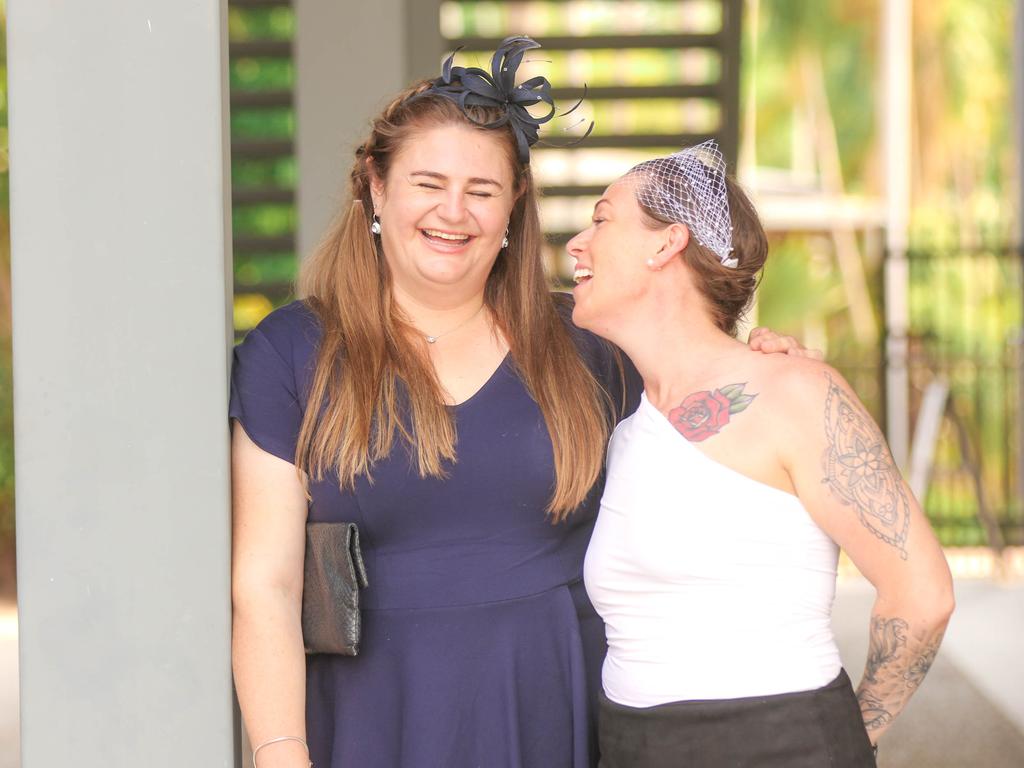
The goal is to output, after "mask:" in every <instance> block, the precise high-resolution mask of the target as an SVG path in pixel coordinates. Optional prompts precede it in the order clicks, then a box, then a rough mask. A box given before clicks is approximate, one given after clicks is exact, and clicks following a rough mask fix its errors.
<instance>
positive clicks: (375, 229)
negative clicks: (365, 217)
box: [370, 213, 380, 235]
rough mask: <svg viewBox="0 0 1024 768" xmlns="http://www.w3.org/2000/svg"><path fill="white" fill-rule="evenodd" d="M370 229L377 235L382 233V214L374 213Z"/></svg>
mask: <svg viewBox="0 0 1024 768" xmlns="http://www.w3.org/2000/svg"><path fill="white" fill-rule="evenodd" d="M370 231H371V232H373V234H375V235H379V234H380V216H378V215H377V214H376V213H375V214H373V223H372V224H370Z"/></svg>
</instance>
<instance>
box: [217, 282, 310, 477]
mask: <svg viewBox="0 0 1024 768" xmlns="http://www.w3.org/2000/svg"><path fill="white" fill-rule="evenodd" d="M310 322H311V314H310V312H309V310H308V309H306V308H305V307H304V305H302V304H301V303H300V302H295V303H293V304H289V305H287V306H285V307H282V308H280V309H278V310H275V311H274V312H272V313H271V314H270V315H268V316H267V317H266V318H265V319H264V320H263V322H261V323H260V324H259V325H258V326H257V327H256V328H254V329H253V330H251V331H250V332H249V333H248V335H247V336H246V337H245V340H244V341H242V343H241V344H239V345H238V346H237V347H235V351H234V361H233V365H232V369H231V402H230V405H229V407H228V415H229V416H230V417H231V418H232V419H235V420H237V421H238V423H239V424H240V425H241V427H242V428H243V429H244V430H245V433H246V434H247V435H248V436H249V438H250V439H251V440H252V441H253V442H254V443H256V445H258V446H259V447H260V448H262V449H263V450H264V451H266V452H267V453H271V454H273V455H274V456H277V457H278V458H281V459H284V460H285V461H289V462H292V463H294V462H295V448H296V445H297V443H298V437H299V427H300V426H301V424H302V418H303V415H304V413H305V399H306V398H305V396H304V394H305V393H304V391H303V387H304V386H305V384H306V382H307V380H308V374H309V363H310V362H311V361H312V358H313V353H314V341H315V340H314V339H313V335H314V334H312V333H311V332H310V331H311V328H310Z"/></svg>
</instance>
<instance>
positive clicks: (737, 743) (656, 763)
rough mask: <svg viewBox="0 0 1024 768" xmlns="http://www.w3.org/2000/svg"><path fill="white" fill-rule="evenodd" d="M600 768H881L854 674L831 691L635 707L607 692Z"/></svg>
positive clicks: (601, 708)
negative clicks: (877, 760)
mask: <svg viewBox="0 0 1024 768" xmlns="http://www.w3.org/2000/svg"><path fill="white" fill-rule="evenodd" d="M598 739H599V741H600V745H601V762H600V768H688V767H691V766H692V768H748V767H749V768H825V767H826V766H828V767H830V768H874V766H875V758H874V755H873V753H872V750H871V742H870V741H868V735H867V731H865V730H864V722H863V719H862V718H861V714H860V707H859V706H858V704H857V697H856V696H855V695H854V692H853V686H852V685H851V684H850V678H849V677H847V675H846V672H845V671H843V670H840V672H839V676H838V677H837V678H836V679H835V680H833V681H832V682H831V683H829V684H828V685H826V686H825V687H823V688H818V689H817V690H814V691H800V692H798V693H782V694H778V695H775V696H752V697H750V698H743V699H722V700H710V701H680V702H673V703H670V704H661V705H658V706H655V707H644V708H636V707H627V706H624V705H622V704H616V703H615V702H613V701H611V700H610V699H609V698H608V697H607V696H605V695H604V694H603V693H602V694H601V699H600V706H599V721H598Z"/></svg>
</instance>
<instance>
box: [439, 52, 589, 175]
mask: <svg viewBox="0 0 1024 768" xmlns="http://www.w3.org/2000/svg"><path fill="white" fill-rule="evenodd" d="M540 47H541V46H540V43H538V42H536V41H535V40H531V39H530V38H529V37H523V36H518V37H506V38H505V39H504V40H502V41H501V45H499V46H498V49H497V50H496V51H495V52H494V56H493V57H492V58H491V71H490V73H488V72H485V71H484V70H482V69H480V68H479V67H456V66H454V63H455V54H456V53H458V50H456V51H455V52H453V53H452V54H451V56H449V57H448V58H447V59H445V62H444V65H443V67H442V69H441V77H439V78H437V79H436V80H435V81H434V82H433V84H432V85H431V87H430V88H429V89H427V90H426V91H424V92H423V94H421V95H424V96H425V95H428V94H432V93H433V94H438V95H440V96H444V97H445V98H448V99H451V100H452V101H454V102H455V103H456V104H458V105H459V108H460V109H462V111H463V112H465V113H466V117H468V118H469V119H470V120H471V121H472V122H473V123H475V124H476V125H479V126H480V127H481V128H500V127H501V126H503V125H510V126H511V128H512V132H513V134H515V137H516V147H517V150H518V155H519V161H520V162H521V163H523V164H524V165H525V164H527V163H529V162H530V147H532V146H533V145H534V144H536V143H537V141H538V140H539V138H540V127H541V126H542V125H544V124H545V123H547V122H549V121H551V120H552V119H553V118H554V117H555V116H556V115H555V112H556V109H555V100H554V98H553V97H552V96H551V83H550V82H548V79H547V78H546V77H543V76H538V77H531V78H530V79H529V80H524V81H523V82H522V83H520V84H519V85H516V73H517V71H518V70H519V65H520V64H522V63H523V56H524V55H525V54H526V52H527V51H529V50H531V49H533V48H540ZM582 101H583V100H582V99H580V101H577V102H576V103H575V104H574V105H573V106H572V108H571V109H568V110H566V111H565V112H563V113H562V114H561V115H558V117H564V116H565V115H568V114H569V113H570V112H572V111H573V110H575V109H576V108H577V107H579V105H580V104H581V103H582ZM541 103H543V104H546V105H547V106H548V107H549V109H548V111H547V112H546V113H545V114H544V115H541V116H540V117H534V116H533V115H532V114H530V112H529V111H528V109H527V108H528V107H533V106H536V105H537V104H541ZM470 107H492V108H494V107H496V108H498V109H500V110H501V111H502V113H503V114H502V116H501V117H499V118H498V119H496V120H493V121H491V122H481V121H479V120H476V119H475V118H474V117H473V115H472V113H471V112H470V111H469V108H470ZM593 129H594V124H593V122H591V123H590V127H588V128H587V132H586V133H585V134H584V135H583V136H581V137H580V138H579V139H577V140H576V141H573V142H570V143H567V144H560V145H559V146H572V145H573V144H577V143H579V142H580V141H582V140H583V139H585V138H586V137H587V136H589V135H590V132H591V131H592V130H593Z"/></svg>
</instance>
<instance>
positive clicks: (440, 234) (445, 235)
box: [423, 229, 469, 242]
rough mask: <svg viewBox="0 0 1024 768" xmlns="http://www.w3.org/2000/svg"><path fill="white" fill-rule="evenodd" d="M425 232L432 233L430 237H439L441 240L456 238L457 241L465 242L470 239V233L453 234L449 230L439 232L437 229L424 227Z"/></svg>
mask: <svg viewBox="0 0 1024 768" xmlns="http://www.w3.org/2000/svg"><path fill="white" fill-rule="evenodd" d="M423 232H424V234H427V235H430V237H437V238H440V239H441V240H454V241H457V242H465V241H466V240H469V235H453V234H451V233H449V232H439V231H438V230H436V229H424V230H423Z"/></svg>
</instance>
